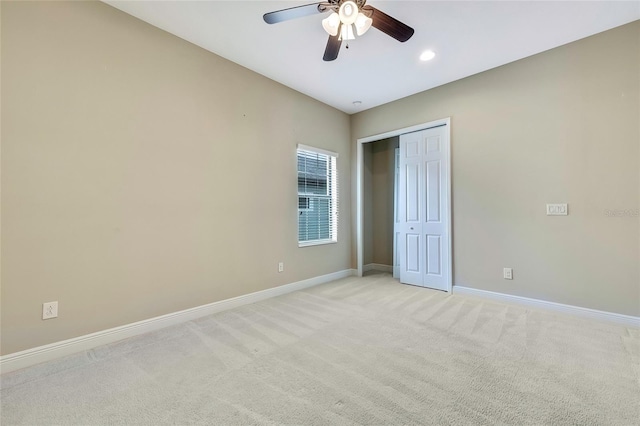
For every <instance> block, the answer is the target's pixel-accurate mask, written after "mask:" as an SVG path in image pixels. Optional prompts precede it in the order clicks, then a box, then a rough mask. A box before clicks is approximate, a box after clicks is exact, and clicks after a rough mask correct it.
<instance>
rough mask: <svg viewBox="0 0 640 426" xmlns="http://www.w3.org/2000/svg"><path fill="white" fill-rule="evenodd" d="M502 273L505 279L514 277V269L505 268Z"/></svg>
mask: <svg viewBox="0 0 640 426" xmlns="http://www.w3.org/2000/svg"><path fill="white" fill-rule="evenodd" d="M502 275H503V277H504V279H505V280H512V279H513V269H511V268H504V269H503V271H502Z"/></svg>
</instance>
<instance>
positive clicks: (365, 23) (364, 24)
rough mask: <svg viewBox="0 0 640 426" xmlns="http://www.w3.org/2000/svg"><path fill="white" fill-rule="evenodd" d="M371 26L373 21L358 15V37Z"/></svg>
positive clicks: (362, 14) (356, 24)
mask: <svg viewBox="0 0 640 426" xmlns="http://www.w3.org/2000/svg"><path fill="white" fill-rule="evenodd" d="M371 24H373V19H371V18H369V17H367V16H366V15H365V14H364V13H358V17H357V18H356V23H355V26H356V33H357V34H358V36H361V35H363V34H364V33H366V32H367V31H369V28H371Z"/></svg>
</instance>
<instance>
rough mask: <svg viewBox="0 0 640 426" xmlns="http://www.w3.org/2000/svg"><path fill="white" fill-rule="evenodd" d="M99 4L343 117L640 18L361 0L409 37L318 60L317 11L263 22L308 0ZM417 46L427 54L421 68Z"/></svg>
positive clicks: (631, 8) (527, 6) (628, 11)
mask: <svg viewBox="0 0 640 426" xmlns="http://www.w3.org/2000/svg"><path fill="white" fill-rule="evenodd" d="M105 2H106V3H108V4H110V5H112V6H114V7H116V8H118V9H120V10H122V11H124V12H126V13H129V14H130V15H133V16H135V17H137V18H139V19H141V20H143V21H146V22H148V23H150V24H152V25H154V26H156V27H159V28H161V29H163V30H165V31H168V32H170V33H172V34H175V35H176V36H178V37H181V38H183V39H185V40H188V41H190V42H192V43H194V44H196V45H198V46H201V47H203V48H204V49H207V50H209V51H211V52H213V53H215V54H217V55H220V56H222V57H224V58H227V59H229V60H231V61H233V62H236V63H238V64H240V65H242V66H244V67H247V68H249V69H251V70H253V71H255V72H257V73H259V74H262V75H264V76H266V77H269V78H271V79H273V80H275V81H278V82H280V83H282V84H284V85H286V86H289V87H291V88H293V89H295V90H297V91H299V92H302V93H305V94H307V95H309V96H311V97H312V98H315V99H318V100H319V101H322V102H324V103H326V104H329V105H331V106H333V107H335V108H337V109H340V110H342V111H344V112H346V113H349V114H351V113H354V112H358V111H362V110H365V109H368V108H373V107H375V106H377V105H381V104H384V103H387V102H390V101H393V100H396V99H399V98H403V97H405V96H409V95H412V94H414V93H418V92H421V91H424V90H427V89H430V88H433V87H436V86H439V85H442V84H445V83H448V82H451V81H454V80H458V79H460V78H463V77H466V76H469V75H472V74H476V73H478V72H482V71H485V70H488V69H491V68H494V67H497V66H500V65H503V64H506V63H509V62H512V61H515V60H518V59H521V58H524V57H527V56H531V55H534V54H536V53H539V52H543V51H545V50H548V49H552V48H554V47H557V46H560V45H563V44H566V43H569V42H572V41H575V40H578V39H581V38H584V37H587V36H590V35H593V34H596V33H599V32H602V31H605V30H608V29H610V28H614V27H617V26H619V25H623V24H626V23H629V22H632V21H635V20H637V19H640V1H638V0H635V1H384V0H369V2H368V4H370V5H371V6H374V7H376V8H378V9H380V10H381V11H383V12H385V13H387V14H389V15H391V16H393V17H394V18H396V19H399V20H401V21H403V22H404V23H406V24H407V25H409V26H411V27H413V28H414V29H415V34H414V36H413V37H412V38H411V39H410V40H409V41H407V42H406V43H400V42H398V41H396V40H394V39H392V38H391V37H389V36H387V35H385V34H384V33H381V32H380V31H378V30H376V29H375V28H372V29H371V30H370V31H369V32H367V33H366V34H365V35H364V36H362V37H361V38H358V39H356V40H354V41H352V42H350V43H349V45H350V48H349V49H348V50H345V48H344V43H343V47H342V49H341V51H340V54H339V56H338V59H337V60H335V61H333V62H324V61H323V60H322V55H323V53H324V48H325V45H326V43H327V38H328V36H327V34H326V33H325V32H324V30H323V29H322V26H321V20H322V19H323V18H324V17H325V15H321V14H318V15H313V16H307V17H304V18H300V19H297V20H292V21H286V22H282V23H279V24H274V25H268V24H266V23H265V22H264V21H263V20H262V15H263V14H264V13H266V12H271V11H274V10H279V9H284V8H287V7H293V6H298V5H304V4H309V3H313V1H310V0H303V1H293V0H292V1H266V0H259V1H237V0H236V1H185V0H179V1H118V0H105ZM425 49H431V50H433V51H435V52H436V53H437V56H436V58H435V59H434V60H432V61H430V62H421V61H420V60H419V59H418V57H419V55H420V53H421V52H422V51H424V50H425ZM354 101H361V102H362V104H361V105H359V106H355V105H354V104H353V102H354Z"/></svg>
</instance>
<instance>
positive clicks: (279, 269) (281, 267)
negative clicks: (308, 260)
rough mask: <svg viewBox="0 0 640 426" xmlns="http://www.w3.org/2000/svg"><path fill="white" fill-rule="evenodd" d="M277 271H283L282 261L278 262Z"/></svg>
mask: <svg viewBox="0 0 640 426" xmlns="http://www.w3.org/2000/svg"><path fill="white" fill-rule="evenodd" d="M278 272H284V262H280V263H278Z"/></svg>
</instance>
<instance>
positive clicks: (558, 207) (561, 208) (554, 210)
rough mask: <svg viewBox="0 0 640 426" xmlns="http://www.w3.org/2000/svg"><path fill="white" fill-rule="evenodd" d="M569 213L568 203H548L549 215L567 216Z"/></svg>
mask: <svg viewBox="0 0 640 426" xmlns="http://www.w3.org/2000/svg"><path fill="white" fill-rule="evenodd" d="M568 214H569V206H568V204H547V216H567V215H568Z"/></svg>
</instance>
